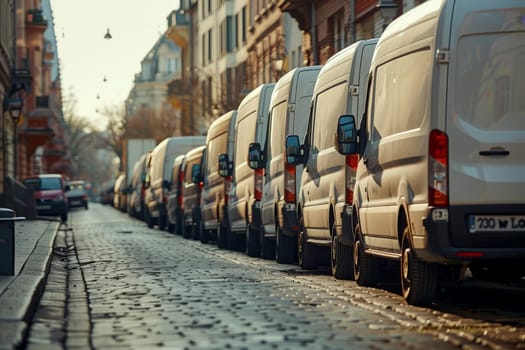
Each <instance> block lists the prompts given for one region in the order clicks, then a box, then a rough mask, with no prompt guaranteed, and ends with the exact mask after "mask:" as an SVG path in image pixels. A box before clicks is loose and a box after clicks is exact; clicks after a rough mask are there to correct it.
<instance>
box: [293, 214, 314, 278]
mask: <svg viewBox="0 0 525 350" xmlns="http://www.w3.org/2000/svg"><path fill="white" fill-rule="evenodd" d="M315 248H316V247H314V246H313V245H312V244H309V243H308V242H307V237H306V230H305V228H304V224H303V219H301V222H300V224H299V235H298V236H297V258H298V260H299V266H301V267H302V268H303V269H305V270H311V269H315V268H316V267H317V261H316V257H315V253H316V252H315V250H316V249H315Z"/></svg>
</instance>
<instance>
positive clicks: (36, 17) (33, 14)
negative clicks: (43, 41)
mask: <svg viewBox="0 0 525 350" xmlns="http://www.w3.org/2000/svg"><path fill="white" fill-rule="evenodd" d="M26 23H27V25H30V26H44V27H47V21H46V20H45V19H44V16H43V15H42V10H41V9H30V10H27V14H26Z"/></svg>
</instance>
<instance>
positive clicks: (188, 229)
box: [182, 225, 193, 238]
mask: <svg viewBox="0 0 525 350" xmlns="http://www.w3.org/2000/svg"><path fill="white" fill-rule="evenodd" d="M192 231H193V226H191V225H186V226H184V230H183V232H182V237H184V238H191V234H192Z"/></svg>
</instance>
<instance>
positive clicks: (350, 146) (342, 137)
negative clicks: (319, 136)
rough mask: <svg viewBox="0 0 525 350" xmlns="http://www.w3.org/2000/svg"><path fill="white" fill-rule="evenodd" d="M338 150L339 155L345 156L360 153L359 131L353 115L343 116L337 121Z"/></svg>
mask: <svg viewBox="0 0 525 350" xmlns="http://www.w3.org/2000/svg"><path fill="white" fill-rule="evenodd" d="M336 148H337V151H338V152H339V153H341V154H344V155H350V154H357V153H358V151H359V147H358V143H357V129H356V126H355V117H354V116H353V115H342V116H340V117H339V120H338V121H337V133H336Z"/></svg>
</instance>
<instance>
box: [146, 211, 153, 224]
mask: <svg viewBox="0 0 525 350" xmlns="http://www.w3.org/2000/svg"><path fill="white" fill-rule="evenodd" d="M146 224H147V225H148V228H153V226H155V221H154V219H153V218H152V217H151V214H150V213H149V210H148V211H146Z"/></svg>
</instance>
